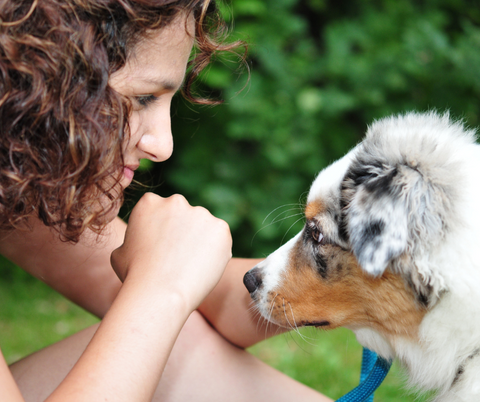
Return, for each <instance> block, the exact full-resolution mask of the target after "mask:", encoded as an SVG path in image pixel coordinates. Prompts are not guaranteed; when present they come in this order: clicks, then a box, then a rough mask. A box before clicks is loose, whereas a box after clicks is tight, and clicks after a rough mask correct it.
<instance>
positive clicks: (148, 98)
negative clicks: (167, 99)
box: [135, 95, 158, 107]
mask: <svg viewBox="0 0 480 402" xmlns="http://www.w3.org/2000/svg"><path fill="white" fill-rule="evenodd" d="M135 99H136V101H137V102H138V104H139V105H141V106H143V107H147V106H148V105H151V104H152V103H154V102H156V101H157V100H158V97H157V96H155V95H142V96H136V97H135Z"/></svg>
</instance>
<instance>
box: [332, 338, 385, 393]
mask: <svg viewBox="0 0 480 402" xmlns="http://www.w3.org/2000/svg"><path fill="white" fill-rule="evenodd" d="M391 366H392V361H391V360H385V359H384V358H383V357H380V356H378V355H377V354H376V353H375V352H372V351H371V350H369V349H367V348H363V356H362V372H361V374H360V384H359V385H358V386H357V387H356V388H354V389H353V390H351V391H350V392H349V393H348V394H345V395H344V396H342V397H341V398H340V399H337V402H373V393H374V392H375V391H376V390H377V388H378V387H379V386H380V384H381V383H382V382H383V380H384V378H385V377H386V375H387V373H388V370H390V367H391Z"/></svg>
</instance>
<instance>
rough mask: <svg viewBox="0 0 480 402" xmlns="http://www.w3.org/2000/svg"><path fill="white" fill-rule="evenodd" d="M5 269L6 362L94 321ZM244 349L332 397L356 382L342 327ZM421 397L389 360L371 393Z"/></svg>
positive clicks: (0, 301) (0, 321)
mask: <svg viewBox="0 0 480 402" xmlns="http://www.w3.org/2000/svg"><path fill="white" fill-rule="evenodd" d="M8 269H9V274H8V275H7V278H6V279H5V275H3V274H5V269H4V268H3V269H0V274H2V277H3V278H4V280H3V281H0V346H1V347H2V351H3V353H4V356H5V358H6V360H7V362H9V363H12V362H14V361H16V360H18V359H19V358H21V357H22V356H25V355H27V354H30V353H32V352H34V351H35V350H38V349H40V348H42V347H45V346H47V345H49V344H51V343H54V342H57V341H59V340H60V339H63V338H64V337H66V336H68V335H70V334H73V333H75V332H77V331H79V330H81V329H83V328H85V327H87V326H89V325H92V324H94V323H96V322H97V321H98V320H97V319H96V318H95V317H93V316H92V315H90V314H88V313H87V312H85V311H84V310H82V309H81V308H79V307H78V306H76V305H74V304H73V303H71V302H69V301H68V300H65V298H63V297H62V296H60V295H59V294H57V293H56V292H54V291H53V290H51V289H50V288H49V287H47V286H46V285H44V284H43V283H41V282H39V281H36V280H34V279H32V278H30V277H27V276H26V275H25V274H23V273H20V271H15V270H18V268H16V267H13V268H12V267H10V266H9V267H8ZM11 269H13V270H14V271H10V270H11ZM12 272H13V274H12ZM22 272H23V271H22ZM14 279H15V280H14ZM250 351H251V352H252V353H253V354H255V355H256V356H258V357H259V358H260V359H262V360H264V361H265V362H267V363H268V364H270V365H272V366H273V367H276V368H277V369H279V370H280V371H282V372H284V373H286V374H287V375H289V376H291V377H293V378H295V379H297V380H299V381H301V382H303V383H304V384H307V385H308V386H310V387H312V388H315V389H317V390H319V391H320V392H322V393H324V394H326V395H328V396H330V397H332V398H338V397H340V396H341V395H343V394H344V393H346V392H347V391H349V390H350V389H352V388H353V387H354V386H355V385H357V383H358V377H359V374H360V362H361V347H360V345H359V344H358V343H357V341H356V340H355V337H354V335H353V334H352V333H351V332H350V331H348V330H345V329H340V330H335V331H329V332H324V331H319V330H315V329H312V328H307V329H303V330H302V331H301V335H299V334H296V333H289V334H284V335H279V336H277V337H275V338H272V339H269V340H266V341H264V342H262V343H260V344H258V345H256V346H255V347H253V348H251V349H250ZM425 400H426V399H425V398H423V397H419V398H417V397H416V396H415V395H414V394H411V393H407V392H406V391H405V390H404V389H403V387H402V374H401V370H400V369H399V367H398V366H397V365H395V364H394V366H393V368H392V370H391V372H390V373H389V375H388V376H387V379H386V380H385V382H384V383H383V384H382V386H381V387H380V389H379V390H378V391H377V393H376V397H375V401H376V402H377V401H378V402H390V401H392V402H393V401H395V402H411V401H419V402H421V401H425Z"/></svg>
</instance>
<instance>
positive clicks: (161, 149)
mask: <svg viewBox="0 0 480 402" xmlns="http://www.w3.org/2000/svg"><path fill="white" fill-rule="evenodd" d="M158 123H159V124H152V125H150V126H149V127H148V129H147V130H145V132H144V133H143V134H142V136H141V138H140V140H139V141H138V143H137V148H138V149H139V150H140V151H142V153H143V154H144V155H145V156H144V157H146V158H148V159H150V160H152V161H154V162H163V161H166V160H167V159H168V158H170V156H171V155H172V152H173V137H172V128H171V122H170V115H168V118H167V117H166V116H165V117H164V118H163V119H162V121H161V122H158Z"/></svg>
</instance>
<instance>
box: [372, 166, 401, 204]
mask: <svg viewBox="0 0 480 402" xmlns="http://www.w3.org/2000/svg"><path fill="white" fill-rule="evenodd" d="M397 173H398V169H397V168H394V169H392V170H391V171H389V172H388V173H387V174H385V175H381V176H377V177H376V178H374V179H372V180H368V181H367V182H366V183H365V189H366V190H367V191H368V192H370V193H371V194H372V195H373V196H374V197H376V198H381V197H383V196H385V195H387V194H390V193H391V192H392V190H393V186H392V182H393V179H394V178H395V176H396V175H397Z"/></svg>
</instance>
